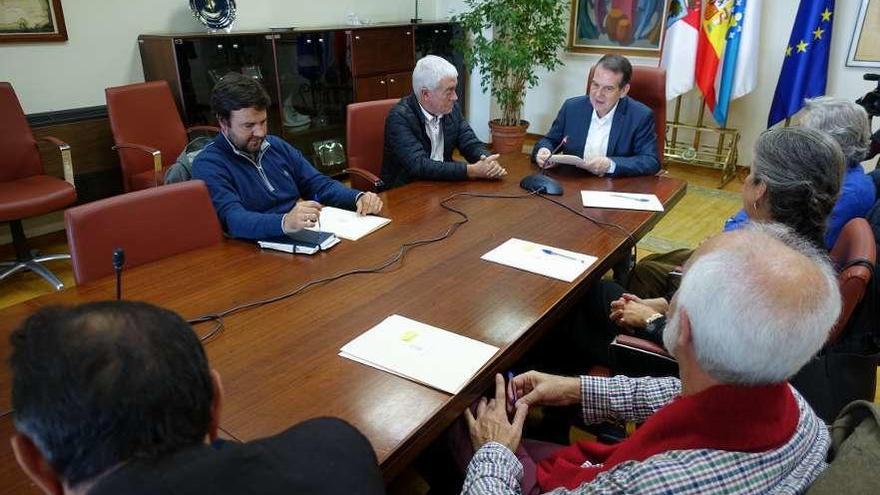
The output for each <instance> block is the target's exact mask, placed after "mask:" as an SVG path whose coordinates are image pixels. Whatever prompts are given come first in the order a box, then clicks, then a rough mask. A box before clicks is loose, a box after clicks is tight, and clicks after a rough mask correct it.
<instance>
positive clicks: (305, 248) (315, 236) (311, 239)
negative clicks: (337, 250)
mask: <svg viewBox="0 0 880 495" xmlns="http://www.w3.org/2000/svg"><path fill="white" fill-rule="evenodd" d="M257 244H258V245H259V246H260V247H261V248H263V249H274V250H276V251H284V252H285V253H293V254H315V253H317V252H318V251H326V250H328V249H330V248H331V247H333V246H335V245H337V244H339V238H338V237H336V235H334V234H333V233H332V232H319V231H314V230H305V229H303V230H298V231H296V232H291V233H289V234H286V235H283V236H278V237H273V238H271V239H266V240H264V241H257Z"/></svg>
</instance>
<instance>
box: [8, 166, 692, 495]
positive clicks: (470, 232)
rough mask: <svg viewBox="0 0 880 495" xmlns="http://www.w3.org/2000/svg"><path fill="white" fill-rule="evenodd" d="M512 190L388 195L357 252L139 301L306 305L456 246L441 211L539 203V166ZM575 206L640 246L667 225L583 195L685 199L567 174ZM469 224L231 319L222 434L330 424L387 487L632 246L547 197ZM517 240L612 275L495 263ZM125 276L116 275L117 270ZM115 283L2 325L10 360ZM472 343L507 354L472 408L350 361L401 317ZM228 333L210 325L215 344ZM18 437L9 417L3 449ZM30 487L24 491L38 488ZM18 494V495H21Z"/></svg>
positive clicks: (153, 272)
mask: <svg viewBox="0 0 880 495" xmlns="http://www.w3.org/2000/svg"><path fill="white" fill-rule="evenodd" d="M502 163H503V164H504V165H505V166H506V167H507V168H508V170H509V172H510V174H509V175H508V176H507V177H505V178H504V179H503V180H502V181H470V182H419V183H414V184H410V185H407V186H405V187H401V188H398V189H394V190H391V191H388V192H385V193H383V194H382V198H383V200H384V202H385V209H384V210H383V212H382V215H384V216H387V217H389V218H391V219H392V222H391V223H390V224H388V225H387V226H386V227H384V228H382V229H380V230H378V231H376V232H375V233H373V234H371V235H369V236H367V237H364V238H362V239H361V240H359V241H357V242H351V241H343V242H342V243H340V244H339V245H337V246H336V247H334V248H332V249H331V250H330V251H328V252H324V253H319V254H317V255H315V256H301V255H297V256H293V255H289V254H286V253H280V252H272V251H261V250H260V249H258V248H257V247H256V246H255V245H254V244H253V243H248V242H242V241H237V240H230V241H225V242H223V243H222V244H220V245H217V246H214V247H210V248H206V249H201V250H197V251H193V252H190V253H185V254H182V255H179V256H175V257H172V258H168V259H165V260H162V261H160V262H157V263H153V264H149V265H145V266H141V267H137V268H133V269H130V270H127V271H126V272H125V273H124V275H123V293H124V296H125V297H127V298H129V299H136V300H142V301H148V302H151V303H154V304H158V305H160V306H163V307H165V308H169V309H172V310H174V311H177V312H178V313H180V314H181V315H182V316H184V317H185V318H193V317H195V316H198V315H202V314H204V313H209V312H218V311H222V310H224V309H227V308H230V307H232V306H235V305H238V304H242V303H245V302H249V301H255V300H259V299H264V298H268V297H271V296H275V295H279V294H283V293H285V292H288V291H292V290H294V289H296V288H297V287H299V286H301V285H302V284H304V283H306V282H308V281H311V280H315V279H320V278H323V277H328V276H331V275H334V274H338V273H342V272H345V271H348V270H351V269H355V268H369V267H375V266H377V265H380V264H381V263H382V262H383V261H385V260H388V259H389V258H391V257H393V256H394V255H395V254H396V253H397V252H398V250H399V248H400V246H401V245H402V244H403V243H406V242H412V241H415V240H419V239H426V238H431V237H435V236H438V235H440V234H442V233H443V232H444V231H446V229H447V228H448V227H449V226H450V225H451V224H452V223H453V222H455V221H457V220H460V218H461V217H460V216H459V215H457V214H455V213H452V212H450V211H447V210H445V209H443V208H442V207H441V206H440V202H441V201H442V200H443V199H444V198H445V197H447V196H449V195H451V194H453V193H457V192H468V193H476V194H511V195H520V194H525V193H524V191H523V190H522V189H520V188H519V186H518V184H519V180H520V179H521V178H522V177H523V176H525V175H528V174H529V173H532V172H534V171H535V167H534V166H533V165H530V164H529V163H528V160H527V157H526V156H525V155H510V156H504V157H502ZM550 175H552V176H554V177H556V178H558V179H560V181H561V182H562V184H563V186H564V187H565V194H564V195H563V196H561V197H556V199H558V200H560V201H561V202H563V203H564V204H566V205H568V206H570V207H572V208H574V209H575V210H577V211H579V212H581V213H584V214H587V215H589V216H591V217H593V218H595V219H596V220H599V221H602V222H610V223H615V224H618V225H620V226H621V227H622V228H624V229H626V230H627V231H629V232H631V233H632V235H633V236H634V237H636V238H640V237H641V236H642V235H644V234H645V233H646V232H647V231H648V230H650V228H651V227H653V225H654V224H655V223H656V222H657V221H658V220H659V218H660V217H661V216H662V214H654V213H650V212H637V211H623V210H605V209H587V208H584V207H583V206H582V205H581V199H580V193H579V191H580V190H581V189H600V190H612V189H613V190H616V191H625V192H639V193H654V194H657V195H658V196H659V198H660V200H661V201H662V202H663V203H664V204H665V205H666V207H667V208H669V207H671V206H672V205H673V204H675V202H677V201H678V199H680V198H681V196H682V195H683V194H684V191H685V183H684V182H682V181H679V180H675V179H670V178H663V177H635V178H615V179H609V178H596V177H591V176H589V175H588V174H587V173H586V172H583V171H581V170H578V169H574V168H564V169H561V170H552V171H551V173H550ZM449 204H450V205H451V206H453V207H454V208H456V209H459V210H461V211H462V212H464V213H465V214H466V215H468V217H469V221H468V222H467V223H465V224H464V225H462V226H460V228H458V229H457V230H456V231H455V232H454V233H453V234H452V235H451V236H450V237H449V238H448V239H446V240H444V241H441V242H436V243H433V244H429V245H424V246H420V247H416V248H413V249H411V250H410V251H409V252H408V253H407V254H406V256H405V257H404V258H403V260H402V261H400V262H398V263H395V264H393V265H391V266H390V267H388V268H386V269H385V270H383V271H382V272H381V273H371V274H358V275H352V276H349V277H346V278H343V279H341V280H336V281H332V282H328V283H324V284H320V285H317V286H313V287H312V288H310V289H308V290H306V291H305V292H303V293H301V294H299V295H296V296H293V297H290V298H287V299H284V300H281V301H278V302H275V303H272V304H269V305H265V306H262V307H259V308H255V309H250V310H247V311H244V312H241V313H238V314H235V315H231V316H229V317H227V318H225V321H224V323H225V327H224V329H223V331H222V333H220V334H218V335H217V336H216V337H215V338H213V339H211V340H210V341H208V342H207V343H206V344H205V348H206V350H207V353H208V358H209V360H210V363H211V366H212V367H214V368H215V369H217V370H218V371H219V372H220V375H221V376H222V378H223V384H224V388H225V392H226V395H225V403H224V404H223V412H222V418H221V426H222V428H223V430H224V431H225V432H227V433H228V434H229V435H231V436H233V437H234V438H237V439H240V440H251V439H254V438H259V437H263V436H267V435H271V434H274V433H277V432H279V431H281V430H283V429H285V428H287V427H289V426H291V425H293V424H295V423H297V422H300V421H302V420H305V419H308V418H312V417H316V416H338V417H341V418H343V419H345V420H346V421H348V422H350V423H352V424H353V425H354V426H356V427H357V428H359V429H360V430H361V431H362V432H363V433H364V434H365V435H366V436H367V437H368V438H369V439H370V442H371V443H372V445H373V448H374V449H375V451H376V454H377V456H378V458H379V461H380V463H381V465H382V468H383V472H384V473H385V476H386V478H387V479H391V478H392V477H393V476H395V475H396V474H397V473H398V472H399V471H400V469H402V468H403V467H405V466H406V465H407V464H408V463H409V462H410V461H411V460H412V459H413V458H414V456H415V455H417V454H418V452H420V451H421V450H422V449H423V448H424V447H425V446H426V445H427V444H428V443H430V442H431V441H432V440H433V439H434V438H435V437H436V436H437V435H438V434H439V433H440V432H441V431H442V430H443V429H444V428H445V427H446V426H448V425H449V424H450V423H451V422H452V421H453V420H454V419H455V418H456V417H457V416H459V415H460V414H461V412H462V411H463V410H464V408H465V407H466V405H467V404H469V403H471V402H472V401H473V400H474V399H475V398H476V397H478V395H479V394H480V393H481V392H482V391H483V390H485V389H487V388H488V387H489V386H490V385H491V380H492V376H493V374H494V373H495V372H499V371H503V370H506V369H507V368H508V367H509V366H511V365H512V363H513V362H514V361H516V360H517V359H518V358H519V357H520V356H521V355H522V354H523V353H524V352H525V350H526V349H527V348H528V347H529V346H530V345H531V344H533V343H534V341H536V340H537V339H538V338H539V337H540V335H541V334H543V332H544V331H546V330H547V329H548V328H549V327H550V326H552V324H553V323H554V322H555V321H557V320H558V319H559V318H560V317H561V316H562V315H563V313H564V312H565V311H566V310H567V309H568V308H569V307H571V305H572V304H574V303H575V301H576V300H577V299H578V297H580V296H581V295H582V294H583V293H584V291H585V290H586V289H587V287H588V285H589V283H590V282H591V281H593V280H595V279H596V278H597V277H600V276H601V274H602V273H604V272H605V271H607V270H608V269H609V268H610V267H611V266H612V265H613V263H614V262H616V261H617V260H618V259H619V258H620V257H621V256H622V255H624V254H625V253H626V244H627V239H626V237H625V236H624V235H623V234H622V233H621V232H620V231H618V230H617V229H614V228H610V227H607V226H599V225H596V224H594V223H592V222H590V221H588V220H586V219H584V218H582V217H580V216H577V215H575V214H574V213H572V212H570V211H567V210H565V209H563V208H561V207H559V206H557V205H555V204H552V203H551V202H549V201H547V200H545V199H542V198H540V197H536V196H531V197H524V198H515V199H501V198H480V197H468V196H460V197H457V198H455V199H454V200H452V201H450V203H449ZM511 237H517V238H520V239H525V240H529V241H534V242H538V243H541V244H547V245H552V246H555V247H559V248H563V249H568V250H572V251H577V252H582V253H586V254H590V255H593V256H596V257H598V261H597V262H596V263H595V264H594V265H593V266H592V267H591V268H590V269H589V270H588V271H587V272H585V273H584V274H583V275H582V276H581V277H580V278H578V279H577V280H575V281H574V282H573V283H566V282H561V281H558V280H553V279H550V278H546V277H543V276H540V275H535V274H531V273H526V272H523V271H519V270H515V269H512V268H509V267H505V266H501V265H498V264H495V263H490V262H486V261H483V260H481V259H480V256H482V255H483V254H485V253H486V252H487V251H489V250H491V249H493V248H494V247H496V246H498V245H500V244H501V243H502V242H504V241H506V240H507V239H509V238H511ZM108 263H110V260H108ZM114 296H115V286H114V280H113V278H112V277H110V278H108V279H104V280H99V281H97V282H94V283H91V284H86V285H84V286H77V287H72V288H70V289H67V290H65V291H62V292H59V293H54V294H51V295H47V296H45V297H41V298H37V299H34V300H31V301H28V302H25V303H22V304H19V305H16V306H13V307H10V308H6V309H4V310H2V311H0V359H2V360H3V362H4V363H5V362H6V361H7V359H8V356H9V352H10V349H9V343H8V338H9V334H10V332H11V331H12V329H13V328H15V326H17V325H18V324H19V323H20V322H21V321H22V320H23V319H24V318H25V317H27V316H28V315H29V314H30V313H32V312H33V311H34V310H35V309H36V308H38V307H40V306H44V305H47V304H74V303H80V302H85V301H94V300H102V299H111V298H113V297H114ZM394 313H397V314H401V315H404V316H407V317H409V318H413V319H415V320H418V321H421V322H424V323H427V324H430V325H434V326H437V327H440V328H443V329H446V330H449V331H453V332H456V333H459V334H461V335H465V336H468V337H471V338H474V339H477V340H480V341H483V342H486V343H488V344H491V345H494V346H497V347H499V348H500V352H498V353H497V354H496V355H495V356H494V357H493V358H492V360H491V361H490V362H489V363H488V364H487V365H486V366H485V367H484V368H483V369H482V370H481V371H480V372H478V374H477V375H476V376H475V377H474V379H473V380H472V381H471V383H470V384H469V385H468V386H467V387H465V389H464V390H463V391H462V392H461V393H459V394H458V395H455V396H451V395H449V394H446V393H444V392H440V391H437V390H433V389H431V388H428V387H425V386H422V385H418V384H416V383H413V382H410V381H408V380H405V379H402V378H399V377H397V376H394V375H391V374H389V373H384V372H382V371H379V370H376V369H373V368H370V367H367V366H365V365H362V364H359V363H356V362H353V361H350V360H348V359H344V358H341V357H339V356H337V353H338V351H339V348H340V347H342V346H343V345H344V344H346V343H347V342H348V341H350V340H351V339H353V338H355V337H356V336H358V335H360V334H361V333H362V332H364V331H366V330H368V329H369V328H371V327H372V326H374V325H376V324H377V323H379V322H380V321H381V320H382V319H384V318H385V317H387V316H389V315H391V314H394ZM212 326H213V324H211V323H205V324H201V325H197V326H196V327H195V328H196V331H197V332H198V333H200V334H206V333H207V332H208V331H210V330H211V327H212ZM10 400H11V399H10V383H9V370H8V368H7V367H6V366H3V367H2V369H0V412H3V411H7V410H8V409H9V408H10ZM10 431H11V419H10V417H9V416H7V417H6V418H3V419H0V434H3V435H6V436H8V433H9V432H10ZM14 462H15V461H14V459H13V457H12V453H11V450H10V448H9V444H8V442H7V441H6V439H5V438H4V439H2V440H0V464H2V467H0V478H2V479H0V493H13V492H15V493H20V490H21V489H22V487H23V486H25V485H26V484H27V483H26V482H25V481H23V480H22V479H12V478H9V476H12V475H13V474H15V473H18V471H17V468H16V467H15V466H14ZM18 476H22V477H23V475H21V474H19V475H18ZM22 483H24V484H22ZM11 487H14V489H11V490H10V489H9V488H11Z"/></svg>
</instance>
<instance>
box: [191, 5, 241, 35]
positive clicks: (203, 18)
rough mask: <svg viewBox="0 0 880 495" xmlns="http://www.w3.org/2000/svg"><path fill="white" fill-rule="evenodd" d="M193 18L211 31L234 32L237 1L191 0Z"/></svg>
mask: <svg viewBox="0 0 880 495" xmlns="http://www.w3.org/2000/svg"><path fill="white" fill-rule="evenodd" d="M189 8H190V10H192V13H193V17H195V18H196V19H198V20H199V22H201V23H202V24H204V25H205V26H206V27H207V28H208V29H210V30H211V31H216V30H220V29H225V30H226V31H227V32H229V31H231V30H232V23H233V22H235V0H189Z"/></svg>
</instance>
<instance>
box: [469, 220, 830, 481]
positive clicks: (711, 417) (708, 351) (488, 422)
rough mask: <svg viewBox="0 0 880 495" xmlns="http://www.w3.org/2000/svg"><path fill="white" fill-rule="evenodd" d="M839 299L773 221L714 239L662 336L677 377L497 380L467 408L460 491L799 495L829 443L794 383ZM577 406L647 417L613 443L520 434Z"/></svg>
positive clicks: (696, 259) (692, 269)
mask: <svg viewBox="0 0 880 495" xmlns="http://www.w3.org/2000/svg"><path fill="white" fill-rule="evenodd" d="M840 306H841V302H840V294H839V290H838V285H837V281H836V279H835V275H834V271H833V269H832V267H831V266H830V264H829V262H828V260H827V259H826V258H825V257H824V255H822V254H820V253H819V251H818V248H817V247H816V246H815V245H814V243H810V242H807V241H805V240H801V239H800V238H797V237H796V236H795V235H794V234H792V233H791V232H790V231H788V230H786V229H785V228H784V227H781V226H778V225H771V226H756V227H752V228H750V229H747V230H740V231H736V232H730V233H724V234H719V235H718V236H715V237H713V238H711V239H709V240H708V241H706V242H705V243H703V245H702V246H701V247H700V248H699V249H698V250H697V252H696V253H695V255H694V256H693V257H692V258H691V260H689V262H688V264H687V265H686V266H685V274H684V278H683V280H682V283H681V286H680V288H679V290H678V292H677V294H676V296H675V297H674V298H673V300H672V304H671V306H670V315H671V317H670V321H669V323H668V325H667V327H666V330H665V332H664V336H663V337H664V341H665V344H666V347H667V348H668V349H671V350H672V353H673V355H674V356H675V357H676V359H677V360H678V364H679V370H680V376H681V379H680V380H679V379H677V378H628V377H624V376H615V377H612V378H601V377H592V376H582V377H579V378H576V377H561V376H554V375H547V374H543V373H538V372H535V371H530V372H528V373H525V374H522V375H519V376H517V377H515V378H514V379H513V380H512V381H511V382H510V383H509V384H508V387H507V392H506V393H505V385H504V380H503V378H502V377H501V376H500V375H499V376H497V377H496V397H495V399H493V400H491V401H489V402H486V400H485V399H483V400H482V401H481V402H480V404H479V405H478V406H477V409H476V414H475V415H473V414H471V412H470V411H468V412H467V413H466V414H465V416H466V419H467V423H468V426H469V429H470V435H471V440H472V443H473V447H474V449H475V450H476V453H475V454H474V456H473V458H472V459H471V461H470V464H469V467H468V471H467V478H466V480H465V484H464V488H463V490H462V493H467V494H490V493H491V494H502V493H527V494H528V493H539V492H551V493H554V494H564V493H578V494H586V493H639V494H649V493H693V494H707V493H744V494H745V493H748V494H755V493H792V494H794V493H802V492H803V491H804V490H805V489H806V488H807V487H808V486H809V485H810V483H811V482H812V481H813V480H815V479H816V478H817V477H818V475H819V474H820V473H821V472H822V470H824V469H825V468H826V467H827V466H826V462H825V456H826V452H827V450H828V447H829V444H830V441H829V436H828V432H827V430H826V428H825V425H824V424H823V423H822V421H821V420H820V419H819V418H818V417H817V416H816V414H815V413H814V412H813V410H812V409H811V408H810V406H809V405H808V404H807V403H806V402H805V401H804V400H803V398H802V397H801V396H800V395H799V394H798V393H797V392H796V391H795V390H794V389H793V388H792V387H791V386H790V385H789V384H788V383H787V381H786V380H787V379H788V378H789V377H791V376H792V375H793V374H795V373H796V372H797V371H798V370H799V369H800V368H801V367H802V366H803V365H804V363H806V362H807V361H808V360H809V359H810V358H811V357H812V356H813V355H814V354H815V353H816V352H817V351H818V350H819V348H820V347H821V346H822V344H823V342H824V341H825V339H826V337H827V335H828V332H829V330H830V329H831V327H832V326H833V325H834V322H835V320H836V319H837V315H838V313H839V312H840ZM506 395H507V397H506ZM508 399H515V409H516V412H515V415H514V418H513V420H512V421H510V420H508V417H509V416H508V414H509V413H508V411H507V410H506V409H507V408H506V407H505V404H506V403H507V402H508ZM577 403H580V404H581V408H582V412H583V418H584V420H585V421H586V422H587V423H596V422H600V421H609V420H611V421H614V420H617V421H633V422H636V423H642V422H643V424H642V425H641V426H640V427H639V428H638V429H637V430H636V431H635V433H634V434H632V435H631V436H630V437H629V438H627V439H626V440H624V441H622V442H620V443H618V444H616V445H603V444H599V443H597V442H591V441H581V442H578V443H576V444H574V445H571V446H569V447H562V446H554V445H553V444H547V443H545V442H534V441H530V440H524V441H523V442H520V438H521V431H522V424H523V421H524V418H525V415H526V411H527V410H528V408H529V407H530V406H535V405H544V406H559V405H569V404H577Z"/></svg>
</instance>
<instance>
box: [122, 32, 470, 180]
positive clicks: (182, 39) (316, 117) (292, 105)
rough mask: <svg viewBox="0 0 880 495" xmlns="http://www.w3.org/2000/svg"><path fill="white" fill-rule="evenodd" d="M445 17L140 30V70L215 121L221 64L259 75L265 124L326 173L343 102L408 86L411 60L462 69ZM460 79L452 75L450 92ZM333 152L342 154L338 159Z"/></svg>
mask: <svg viewBox="0 0 880 495" xmlns="http://www.w3.org/2000/svg"><path fill="white" fill-rule="evenodd" d="M456 33H459V31H457V27H455V25H454V24H450V23H427V24H419V25H416V26H414V25H411V24H403V25H386V26H365V27H344V28H332V27H331V28H313V29H309V30H295V31H285V32H273V31H251V32H232V33H189V34H144V35H141V36H139V37H138V46H139V47H140V54H141V62H142V63H143V68H144V78H145V79H146V80H147V81H154V80H158V79H164V80H166V81H168V84H169V86H170V87H171V90H172V92H173V93H174V96H175V98H176V100H177V104H178V106H179V107H180V114H181V116H182V117H183V120H184V124H185V125H187V126H190V125H196V124H215V121H214V116H213V114H212V112H211V105H210V103H211V98H210V96H211V90H212V89H213V87H214V84H215V83H216V82H217V80H218V79H219V78H220V77H222V76H223V75H224V74H226V73H227V72H230V71H234V72H240V73H242V74H245V75H248V76H250V77H253V78H254V79H256V80H258V81H260V82H261V83H262V84H263V86H264V87H265V88H266V91H267V92H268V93H269V96H270V98H271V100H272V103H271V105H270V107H269V108H268V109H267V110H268V116H269V132H270V133H272V134H274V135H277V136H279V137H281V138H283V139H284V140H286V141H287V142H289V143H291V144H293V145H294V146H295V147H296V148H297V149H299V150H300V151H302V152H303V154H304V155H305V156H306V157H307V158H308V159H309V161H311V162H312V164H313V165H315V166H316V167H317V168H318V169H319V170H321V171H322V172H324V173H326V174H331V175H332V174H337V173H339V172H341V171H342V170H343V169H344V168H345V162H344V153H341V154H340V153H338V152H329V153H328V152H326V150H328V149H329V150H337V151H338V149H339V148H338V146H337V144H338V145H342V147H344V146H345V125H346V122H345V119H346V107H347V106H348V104H349V103H352V102H355V101H370V100H382V99H385V98H402V97H404V96H406V95H408V94H410V93H411V92H412V70H413V67H415V61H416V58H417V57H418V58H421V57H423V56H424V55H427V54H436V55H440V56H442V57H444V58H446V59H447V60H450V61H452V63H453V64H454V65H456V67H458V70H459V73H460V74H464V65H463V63H462V62H461V57H460V55H459V54H456V52H454V50H453V48H452V43H451V41H452V39H453V37H454V36H456ZM464 87H465V81H464V77H463V76H462V77H460V78H459V91H460V93H459V98H461V97H462V96H463V88H464ZM340 156H342V157H343V158H342V161H340V158H339V157H340Z"/></svg>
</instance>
